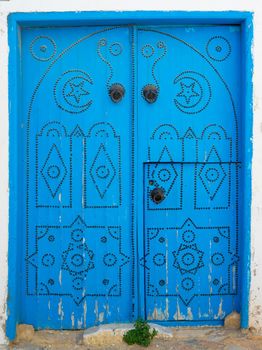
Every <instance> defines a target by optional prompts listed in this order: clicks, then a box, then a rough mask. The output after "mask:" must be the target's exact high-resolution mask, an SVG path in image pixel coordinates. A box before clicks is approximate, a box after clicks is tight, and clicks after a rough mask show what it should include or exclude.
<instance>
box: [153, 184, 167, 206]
mask: <svg viewBox="0 0 262 350" xmlns="http://www.w3.org/2000/svg"><path fill="white" fill-rule="evenodd" d="M150 197H151V199H152V201H153V202H154V203H156V204H159V203H161V202H162V201H163V200H164V199H165V192H164V190H163V189H162V188H159V187H156V188H154V189H153V190H152V191H151V192H150Z"/></svg>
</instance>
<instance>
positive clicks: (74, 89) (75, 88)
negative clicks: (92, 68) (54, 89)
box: [66, 80, 89, 103]
mask: <svg viewBox="0 0 262 350" xmlns="http://www.w3.org/2000/svg"><path fill="white" fill-rule="evenodd" d="M84 83H85V82H84V81H83V80H82V81H81V82H80V83H79V84H74V83H69V84H70V87H71V91H70V92H69V93H68V94H67V95H66V96H67V97H74V99H75V100H76V102H77V103H79V102H80V100H81V96H85V95H89V92H88V91H86V90H85V89H84V88H83V86H84Z"/></svg>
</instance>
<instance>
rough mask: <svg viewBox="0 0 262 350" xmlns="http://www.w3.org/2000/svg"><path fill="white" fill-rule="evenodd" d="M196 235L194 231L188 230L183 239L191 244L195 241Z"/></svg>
mask: <svg viewBox="0 0 262 350" xmlns="http://www.w3.org/2000/svg"><path fill="white" fill-rule="evenodd" d="M195 237H196V235H195V233H194V232H193V231H191V230H186V231H185V232H183V234H182V238H183V240H184V241H185V242H187V243H191V242H193V241H194V239H195Z"/></svg>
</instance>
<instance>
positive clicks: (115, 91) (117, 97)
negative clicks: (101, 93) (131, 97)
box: [109, 84, 125, 103]
mask: <svg viewBox="0 0 262 350" xmlns="http://www.w3.org/2000/svg"><path fill="white" fill-rule="evenodd" d="M124 95H125V88H124V87H123V85H121V84H113V85H111V86H110V88H109V96H110V98H111V100H112V101H113V102H114V103H118V102H120V101H121V100H122V98H123V97H124Z"/></svg>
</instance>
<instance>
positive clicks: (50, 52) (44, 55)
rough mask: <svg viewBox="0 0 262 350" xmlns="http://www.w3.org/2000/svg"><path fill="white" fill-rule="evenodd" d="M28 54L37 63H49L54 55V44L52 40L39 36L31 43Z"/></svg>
mask: <svg viewBox="0 0 262 350" xmlns="http://www.w3.org/2000/svg"><path fill="white" fill-rule="evenodd" d="M30 52H31V55H32V56H33V57H34V58H35V59H36V60H38V61H49V60H51V59H52V58H53V57H54V55H55V54H56V44H55V42H54V40H53V39H51V38H49V37H48V36H43V35H41V36H38V37H36V38H35V39H34V40H33V41H32V42H31V45H30Z"/></svg>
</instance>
